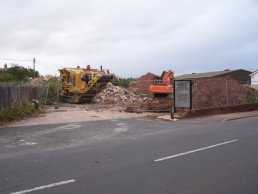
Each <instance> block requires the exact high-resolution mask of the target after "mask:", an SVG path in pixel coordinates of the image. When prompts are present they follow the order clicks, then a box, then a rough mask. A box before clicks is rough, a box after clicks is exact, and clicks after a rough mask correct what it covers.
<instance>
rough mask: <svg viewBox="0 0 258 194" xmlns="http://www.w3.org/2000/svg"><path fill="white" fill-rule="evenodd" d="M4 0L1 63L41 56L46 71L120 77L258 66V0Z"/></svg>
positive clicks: (0, 22) (40, 64)
mask: <svg viewBox="0 0 258 194" xmlns="http://www.w3.org/2000/svg"><path fill="white" fill-rule="evenodd" d="M0 8H1V9H0V10H1V13H0V14H1V17H0V26H1V27H0V67H1V68H2V67H3V66H4V64H5V63H7V64H8V65H9V64H11V63H14V64H19V65H22V66H25V67H28V66H30V67H32V59H33V57H35V59H36V70H38V71H39V73H40V74H42V75H46V74H51V75H58V74H59V72H58V69H60V68H64V67H76V66H77V65H79V66H80V67H86V66H87V65H88V64H90V65H91V67H93V68H99V67H100V65H102V66H103V68H104V69H110V70H111V71H112V72H113V73H115V74H116V75H117V76H120V77H139V76H141V75H143V74H145V73H147V72H152V73H154V74H157V75H160V74H161V73H162V71H163V70H170V69H171V70H174V72H175V74H176V75H182V74H186V73H193V72H195V73H198V72H209V71H220V70H224V69H246V70H249V71H254V70H256V69H258V23H257V22H258V0H194V1H193V0H108V1H107V0H62V1H60V0H36V1H35V0H34V1H33V0H8V1H7V0H0ZM6 59H13V60H6ZM15 60H16V61H15ZM19 60H20V61H19ZM22 60H30V61H22Z"/></svg>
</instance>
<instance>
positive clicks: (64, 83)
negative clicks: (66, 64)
mask: <svg viewBox="0 0 258 194" xmlns="http://www.w3.org/2000/svg"><path fill="white" fill-rule="evenodd" d="M59 72H60V78H61V86H60V97H61V99H62V100H63V101H65V102H69V103H81V102H91V101H92V99H93V97H94V96H96V94H97V93H99V92H100V91H101V90H102V89H103V87H104V86H105V85H106V84H107V83H108V82H109V81H111V80H112V79H113V74H111V73H110V71H109V70H103V69H102V66H101V67H100V70H98V69H92V68H91V67H90V65H88V66H87V68H80V67H79V66H77V68H63V69H59Z"/></svg>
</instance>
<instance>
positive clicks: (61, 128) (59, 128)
mask: <svg viewBox="0 0 258 194" xmlns="http://www.w3.org/2000/svg"><path fill="white" fill-rule="evenodd" d="M80 127H81V125H75V124H73V125H72V124H68V125H63V126H59V127H56V128H53V129H48V130H45V131H41V132H39V133H40V134H42V133H43V134H44V133H46V134H48V133H56V132H59V131H63V130H72V129H77V128H80Z"/></svg>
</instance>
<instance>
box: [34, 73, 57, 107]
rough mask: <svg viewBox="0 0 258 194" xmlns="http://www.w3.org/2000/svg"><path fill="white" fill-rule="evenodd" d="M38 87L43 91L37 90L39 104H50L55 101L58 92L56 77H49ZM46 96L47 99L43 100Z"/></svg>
mask: <svg viewBox="0 0 258 194" xmlns="http://www.w3.org/2000/svg"><path fill="white" fill-rule="evenodd" d="M39 88H41V89H42V90H43V88H44V91H38V96H37V99H38V100H39V103H40V104H45V102H46V104H47V105H51V104H54V103H56V102H57V92H58V77H51V78H50V79H49V80H47V81H45V82H43V83H42V84H41V85H40V86H39ZM46 97H47V101H45V99H46Z"/></svg>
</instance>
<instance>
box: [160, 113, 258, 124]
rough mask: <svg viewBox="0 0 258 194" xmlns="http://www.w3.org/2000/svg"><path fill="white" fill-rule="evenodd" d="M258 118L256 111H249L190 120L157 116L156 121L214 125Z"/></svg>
mask: <svg viewBox="0 0 258 194" xmlns="http://www.w3.org/2000/svg"><path fill="white" fill-rule="evenodd" d="M250 117H258V111H249V112H239V113H227V114H217V115H208V116H200V117H192V118H180V117H177V116H175V118H176V119H171V118H170V114H165V115H161V116H158V117H157V118H158V119H161V120H167V121H176V122H182V123H189V124H201V123H216V122H225V121H230V120H237V119H243V118H250Z"/></svg>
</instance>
